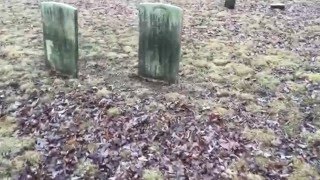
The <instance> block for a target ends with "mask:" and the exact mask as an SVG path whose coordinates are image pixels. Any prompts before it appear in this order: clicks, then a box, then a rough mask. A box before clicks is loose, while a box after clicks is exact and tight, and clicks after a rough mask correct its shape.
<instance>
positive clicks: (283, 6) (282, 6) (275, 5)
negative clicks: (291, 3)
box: [270, 3, 285, 10]
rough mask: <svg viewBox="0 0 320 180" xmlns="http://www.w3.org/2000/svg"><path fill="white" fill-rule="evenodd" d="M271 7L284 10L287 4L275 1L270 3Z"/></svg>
mask: <svg viewBox="0 0 320 180" xmlns="http://www.w3.org/2000/svg"><path fill="white" fill-rule="evenodd" d="M270 8H271V9H281V10H284V9H285V5H284V4H282V3H274V4H271V5H270Z"/></svg>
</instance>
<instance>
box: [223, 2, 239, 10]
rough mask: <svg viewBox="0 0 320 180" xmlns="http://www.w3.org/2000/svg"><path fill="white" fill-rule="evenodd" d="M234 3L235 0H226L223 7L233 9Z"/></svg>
mask: <svg viewBox="0 0 320 180" xmlns="http://www.w3.org/2000/svg"><path fill="white" fill-rule="evenodd" d="M235 4H236V0H226V1H225V3H224V7H226V8H228V9H234V6H235Z"/></svg>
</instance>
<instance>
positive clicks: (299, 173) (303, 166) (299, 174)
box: [288, 158, 320, 180]
mask: <svg viewBox="0 0 320 180" xmlns="http://www.w3.org/2000/svg"><path fill="white" fill-rule="evenodd" d="M293 169H294V171H293V173H292V174H290V176H289V177H288V180H300V179H317V178H319V177H320V174H319V173H318V172H317V170H316V169H315V168H314V167H312V166H311V165H310V164H308V163H306V162H304V161H303V160H301V159H298V158H297V159H295V160H294V161H293Z"/></svg>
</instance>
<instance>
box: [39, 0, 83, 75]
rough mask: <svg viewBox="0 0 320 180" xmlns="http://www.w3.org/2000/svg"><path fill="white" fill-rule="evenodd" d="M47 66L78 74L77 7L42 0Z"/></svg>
mask: <svg viewBox="0 0 320 180" xmlns="http://www.w3.org/2000/svg"><path fill="white" fill-rule="evenodd" d="M41 13H42V21H43V40H44V48H45V54H46V66H47V67H50V68H52V69H53V70H55V71H57V72H59V73H62V74H64V75H70V76H72V77H77V76H78V56H79V55H78V23H77V21H78V19H77V9H76V8H74V7H72V6H69V5H66V4H62V3H56V2H42V3H41Z"/></svg>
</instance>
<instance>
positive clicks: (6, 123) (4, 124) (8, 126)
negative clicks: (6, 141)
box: [0, 116, 17, 137]
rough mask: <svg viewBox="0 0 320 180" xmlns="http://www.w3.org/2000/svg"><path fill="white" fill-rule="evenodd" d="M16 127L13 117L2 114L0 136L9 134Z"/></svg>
mask: <svg viewBox="0 0 320 180" xmlns="http://www.w3.org/2000/svg"><path fill="white" fill-rule="evenodd" d="M16 128H17V125H16V123H15V118H13V117H10V116H4V117H2V118H1V119H0V137H7V136H11V135H12V134H13V133H14V130H15V129H16Z"/></svg>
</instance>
